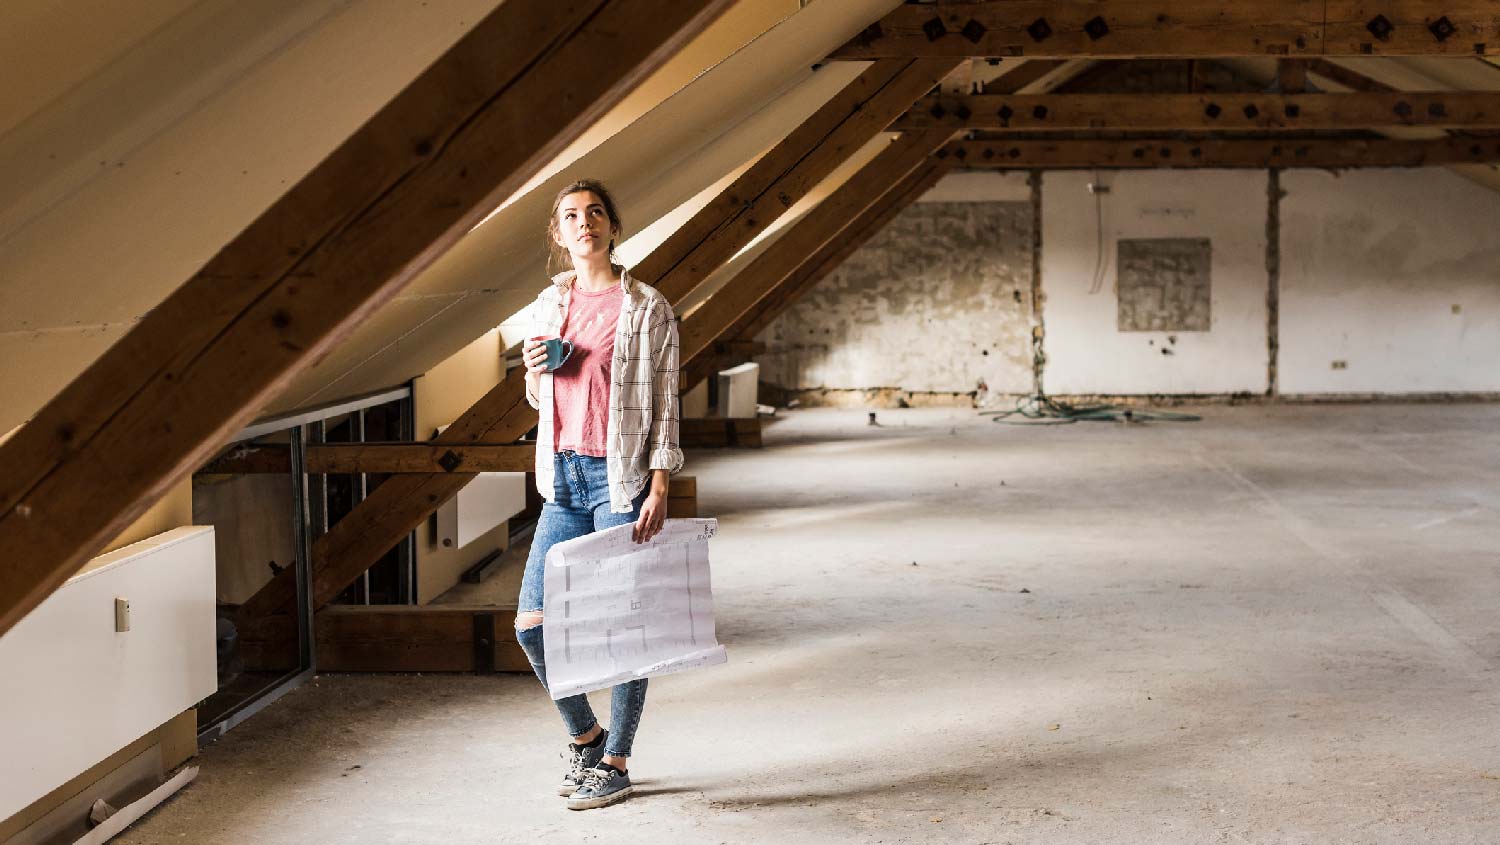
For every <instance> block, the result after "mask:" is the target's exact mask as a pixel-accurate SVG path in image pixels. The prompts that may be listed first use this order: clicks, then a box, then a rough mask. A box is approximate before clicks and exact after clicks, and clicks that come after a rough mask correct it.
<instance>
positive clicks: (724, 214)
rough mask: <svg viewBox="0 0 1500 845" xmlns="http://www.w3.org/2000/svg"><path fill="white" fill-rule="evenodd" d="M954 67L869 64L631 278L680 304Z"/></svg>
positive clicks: (952, 62)
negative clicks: (653, 287)
mask: <svg viewBox="0 0 1500 845" xmlns="http://www.w3.org/2000/svg"><path fill="white" fill-rule="evenodd" d="M958 64H959V62H958V60H956V59H918V60H913V59H892V60H886V61H879V62H876V63H874V64H873V65H871V66H870V67H869V68H867V69H866V70H865V71H864V72H863V73H861V74H860V75H859V77H857V78H856V79H855V80H854V81H853V82H851V83H850V84H849V85H848V86H846V87H845V88H844V89H843V90H842V91H840V92H839V93H838V94H837V95H835V96H834V98H833V99H832V100H830V101H829V102H828V103H827V104H826V105H825V106H823V107H822V108H820V109H818V111H817V113H815V114H814V115H813V116H812V117H810V118H808V119H807V120H806V121H805V122H803V123H802V125H800V126H798V127H797V128H796V129H794V130H792V132H791V134H789V135H788V136H787V137H786V138H784V139H783V140H782V141H781V143H779V144H777V145H776V146H775V147H773V148H772V149H771V150H770V152H768V153H766V154H765V155H764V156H761V158H760V159H759V160H758V161H756V162H755V164H753V165H751V166H750V169H749V170H747V171H745V173H744V174H742V175H741V176H740V177H739V178H738V179H736V180H735V181H734V183H733V184H731V185H730V186H729V187H728V188H725V189H724V190H723V191H722V192H721V193H720V194H719V195H718V196H717V197H715V198H714V199H713V200H712V201H711V202H710V203H709V204H708V205H707V206H705V207H704V208H703V209H702V210H700V211H699V212H698V213H697V214H695V215H694V216H693V218H692V219H691V220H689V221H688V222H687V223H685V224H683V225H682V226H681V227H680V228H678V229H677V230H676V231H675V232H673V233H672V234H671V236H669V237H668V238H667V240H666V241H665V242H664V243H663V244H662V245H661V246H660V247H658V248H657V249H656V250H655V251H653V252H652V253H651V254H650V255H649V256H647V257H646V258H645V259H644V260H643V261H641V263H640V264H639V265H638V266H637V267H636V268H635V269H634V271H633V272H634V273H635V275H636V276H637V277H638V278H640V279H642V280H644V281H647V282H649V283H651V284H652V285H654V286H655V287H656V288H657V290H660V291H661V292H662V295H664V296H666V297H667V299H668V300H669V301H671V302H673V303H676V302H680V301H682V300H683V299H684V298H685V297H686V296H687V295H688V294H689V293H691V292H692V290H693V289H694V288H696V287H697V286H698V285H699V284H700V283H701V282H702V281H703V280H704V279H705V278H707V276H708V274H709V273H711V272H713V271H714V270H715V269H717V268H718V267H719V266H720V265H722V264H724V262H726V261H728V260H729V259H730V258H732V257H734V255H735V254H736V253H737V252H739V251H740V249H742V248H743V247H744V246H745V245H746V244H748V243H749V242H750V241H751V240H752V239H753V238H754V236H755V235H757V234H759V233H760V232H761V231H763V230H764V229H765V228H766V226H768V225H770V223H771V222H772V221H774V220H775V219H776V218H777V217H780V216H781V215H782V214H783V213H785V212H786V210H787V209H789V208H791V207H792V205H793V204H795V203H796V202H797V201H798V200H799V199H801V198H802V197H804V196H806V194H807V192H808V191H810V190H812V188H813V187H814V186H815V185H817V184H818V183H819V182H821V181H823V179H824V178H826V177H827V176H828V175H829V174H830V173H832V172H833V171H834V169H835V168H836V167H838V165H839V164H841V163H843V161H844V160H845V159H847V158H848V157H849V156H850V155H852V154H853V153H854V152H855V151H856V150H858V149H859V148H861V147H863V146H864V145H865V144H866V143H868V142H869V141H870V139H871V138H874V137H875V135H876V134H877V133H879V132H880V131H882V130H884V129H885V128H886V127H887V126H889V125H890V123H891V121H893V120H895V119H896V118H897V117H898V116H900V115H901V114H902V113H903V112H905V111H906V110H907V109H908V108H910V107H911V104H912V103H913V102H915V101H916V99H917V98H918V97H920V96H922V95H923V94H926V93H927V92H928V91H931V90H932V88H933V86H935V85H937V84H938V82H939V81H940V80H942V79H943V77H944V76H946V75H947V74H948V73H950V72H951V71H953V70H954V69H955V68H956V67H957V66H958Z"/></svg>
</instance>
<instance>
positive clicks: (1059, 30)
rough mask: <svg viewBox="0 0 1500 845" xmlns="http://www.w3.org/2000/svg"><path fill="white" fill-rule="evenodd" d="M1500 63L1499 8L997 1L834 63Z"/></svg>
mask: <svg viewBox="0 0 1500 845" xmlns="http://www.w3.org/2000/svg"><path fill="white" fill-rule="evenodd" d="M1497 53H1500V15H1497V14H1496V13H1495V7H1494V4H1493V2H1491V0H1449V2H1444V3H1441V4H1439V3H1420V2H1413V1H1412V0H1327V2H1324V0H1234V2H1225V0H1111V1H1110V2H1108V3H1101V2H1098V0H988V2H960V3H944V4H941V5H937V6H933V5H913V4H906V5H902V6H898V7H897V8H896V9H895V10H893V11H892V12H891V13H890V14H888V15H886V16H885V17H884V18H881V19H880V20H879V21H878V22H876V23H874V24H872V25H871V26H869V27H868V28H866V29H865V30H864V31H863V32H861V33H860V34H859V35H857V36H856V37H855V38H854V39H853V40H852V41H850V42H849V43H848V44H846V45H844V46H843V47H841V48H839V49H838V50H837V51H835V52H834V54H833V58H837V59H877V58H896V57H916V56H929V57H931V56H975V57H979V56H1001V57H1005V56H1024V57H1027V58H1039V57H1049V58H1077V57H1091V58H1121V59H1129V58H1201V57H1207V58H1220V57H1231V56H1307V57H1311V56H1426V55H1438V56H1472V55H1495V54H1497Z"/></svg>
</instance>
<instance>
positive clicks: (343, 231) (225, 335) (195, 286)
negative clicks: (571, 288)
mask: <svg viewBox="0 0 1500 845" xmlns="http://www.w3.org/2000/svg"><path fill="white" fill-rule="evenodd" d="M729 5H730V0H591V1H590V2H581V3H573V4H558V3H555V2H550V0H506V2H505V3H503V4H501V5H500V6H499V7H498V8H497V9H495V10H494V11H493V12H491V13H490V14H489V15H487V16H485V18H484V19H483V20H481V21H479V22H478V23H477V24H476V25H475V26H474V28H473V29H471V30H470V31H469V32H468V33H467V34H465V35H464V36H463V37H462V38H460V39H459V41H458V42H457V43H456V44H455V45H454V46H453V47H451V48H450V49H449V50H447V51H446V52H445V53H444V54H443V55H442V56H441V57H440V58H439V59H438V60H437V61H436V62H435V63H433V65H431V66H430V67H429V68H428V69H427V70H426V71H424V72H423V73H422V75H421V76H419V77H417V79H416V80H415V81H413V82H412V83H411V84H410V85H408V86H407V87H406V88H405V89H404V90H403V91H402V92H401V93H400V94H398V95H397V96H396V97H395V99H393V100H392V101H391V102H390V103H388V104H387V105H386V106H385V107H384V108H382V109H381V110H380V111H379V112H378V113H377V114H376V115H375V116H374V117H372V118H371V119H370V120H369V121H368V122H367V123H366V124H365V125H364V126H362V127H360V129H359V130H358V131H357V132H355V134H354V135H353V136H351V137H350V138H349V140H347V141H345V142H344V143H343V144H342V145H340V146H339V148H338V149H337V150H335V151H334V152H333V153H332V154H331V155H330V156H329V157H328V158H327V159H325V160H324V161H323V162H321V163H320V164H319V165H318V166H317V167H316V168H314V169H313V171H312V172H311V173H310V174H308V176H307V177H305V178H304V179H302V180H301V181H300V182H299V183H298V184H297V185H296V186H294V187H293V188H292V189H291V190H290V191H289V192H288V193H287V194H286V195H284V196H283V197H282V198H281V199H280V200H278V201H277V202H276V203H274V204H273V205H272V206H271V207H270V208H269V209H267V210H266V211H265V212H264V213H262V214H261V215H260V217H258V218H257V219H256V220H255V222H253V223H252V224H251V225H250V226H249V228H247V229H246V230H245V231H244V232H242V233H241V234H240V235H239V236H238V237H236V238H235V239H234V240H233V241H232V242H231V243H229V245H227V246H226V247H224V249H222V250H221V251H220V252H219V253H218V254H217V255H216V256H214V258H213V259H211V260H210V261H209V262H208V264H207V265H206V266H205V267H204V268H203V269H202V270H200V271H199V272H198V273H197V274H196V275H194V276H193V277H192V278H191V279H190V280H188V281H187V282H186V283H185V284H184V285H183V286H182V287H181V288H180V289H178V290H177V291H176V292H174V293H173V294H172V295H171V296H169V297H168V298H167V299H166V301H164V302H163V303H162V304H161V305H159V306H158V307H156V308H155V309H153V310H152V311H151V312H149V313H148V314H147V315H146V316H145V317H144V318H143V319H142V320H141V321H140V322H139V323H138V324H136V326H135V327H134V328H133V329H132V330H131V331H130V332H129V333H128V334H127V335H126V336H125V337H124V338H122V339H121V341H120V342H119V343H117V344H116V345H115V346H113V347H111V348H110V349H109V350H108V351H107V352H106V353H105V354H104V355H103V356H102V357H101V358H100V359H99V360H98V361H96V362H95V363H94V364H93V365H91V366H90V367H89V368H88V369H87V370H86V371H84V373H83V374H82V375H80V376H79V377H78V378H77V379H76V380H74V381H73V383H72V384H70V385H69V386H68V387H67V388H65V389H64V390H63V391H62V393H61V394H59V395H58V397H57V398H55V399H54V400H52V401H51V402H49V403H48V404H47V406H46V407H44V408H43V409H42V410H41V411H40V412H39V413H38V414H37V416H36V417H35V418H34V419H32V420H31V421H30V422H29V423H27V424H26V425H25V426H24V427H23V428H22V429H21V430H20V432H19V433H18V434H16V436H14V437H13V438H11V439H10V440H9V441H7V442H6V443H5V444H4V445H3V446H0V634H3V633H4V632H5V631H7V630H9V629H10V628H11V627H12V626H14V625H15V624H16V623H17V622H18V621H20V619H21V618H22V617H23V616H24V615H25V614H26V613H27V612H28V611H30V610H31V609H32V608H34V607H35V606H36V605H37V604H39V603H40V602H41V601H42V600H43V599H44V598H46V596H47V595H48V594H49V593H51V592H52V590H54V589H56V588H57V587H58V586H59V585H61V584H62V583H63V582H64V581H65V580H66V579H67V578H68V577H69V576H71V575H72V574H73V573H75V572H76V571H77V570H78V568H79V566H80V565H82V564H83V563H84V561H86V560H87V559H88V558H89V556H91V555H93V554H94V553H96V552H97V551H98V550H99V549H100V548H102V547H103V546H104V545H105V544H106V543H107V542H109V540H110V539H111V538H113V537H114V536H116V535H117V534H118V533H119V532H120V531H121V530H123V529H124V528H125V527H126V526H128V525H129V524H130V523H131V521H133V520H134V519H135V518H136V517H138V516H140V515H141V514H142V513H144V512H145V510H146V508H148V507H149V506H150V505H151V504H152V503H153V502H155V501H156V500H157V499H159V498H160V497H161V496H162V495H164V494H165V493H166V491H168V490H169V489H171V487H172V485H173V484H175V483H176V482H177V481H178V480H179V479H181V478H184V477H186V476H187V475H188V474H189V473H191V472H192V471H193V470H194V469H195V468H197V467H198V466H199V465H201V464H202V463H204V462H205V461H206V460H208V459H209V458H211V457H212V456H213V455H214V453H215V452H216V451H218V450H219V448H220V447H222V446H223V444H224V443H225V442H227V441H228V439H229V438H230V437H231V436H233V434H234V432H236V431H238V430H239V429H240V428H241V427H242V426H243V425H244V424H245V423H247V422H248V421H249V420H250V418H251V417H253V416H254V415H255V414H256V413H258V412H259V411H260V409H261V408H262V407H264V405H265V403H266V402H267V401H268V400H269V399H270V398H271V397H272V396H274V395H276V393H277V391H278V390H279V389H281V388H282V387H283V386H284V385H286V384H287V382H288V381H289V380H290V379H291V378H292V377H293V376H295V375H296V374H297V373H299V372H301V371H302V370H304V369H305V368H307V367H309V366H311V365H312V363H313V362H315V361H316V360H317V359H318V358H319V357H320V356H322V355H323V354H324V353H325V352H327V351H328V350H329V349H330V348H331V347H332V346H333V344H334V343H336V342H337V341H338V340H339V339H341V338H342V337H344V336H346V335H347V334H348V333H349V332H350V331H352V330H353V328H354V327H355V326H356V325H358V324H359V323H360V321H362V320H364V319H365V318H366V317H368V316H369V315H370V314H371V313H373V312H374V311H375V309H377V308H378V307H380V306H381V305H382V304H384V303H386V302H388V301H390V299H391V298H392V297H393V296H395V294H396V293H398V292H399V291H400V290H401V289H402V287H403V286H405V285H406V284H407V283H408V282H409V281H410V280H411V279H412V278H414V277H415V276H416V274H417V273H418V272H420V271H421V270H422V269H423V268H425V267H427V266H428V265H430V264H431V263H432V262H433V261H434V260H435V259H436V258H437V257H438V256H440V255H442V254H443V253H444V252H445V251H446V250H447V249H448V248H449V247H450V246H452V245H453V244H454V243H455V242H456V241H457V240H458V239H459V238H460V237H462V236H463V235H464V234H465V233H466V232H468V231H469V229H471V228H472V227H473V226H474V225H475V224H476V223H478V222H479V221H480V220H481V219H482V218H483V217H484V215H485V214H487V213H489V211H490V210H492V209H493V208H494V207H495V206H496V205H498V204H499V203H500V202H501V201H502V200H503V199H504V198H505V197H506V196H508V195H509V194H511V193H512V192H514V191H515V190H516V189H517V188H519V187H520V186H521V185H523V184H525V182H526V181H527V180H528V179H530V178H531V177H532V176H533V175H534V174H535V173H536V172H537V171H538V170H539V169H540V168H541V167H542V166H543V165H545V164H546V163H547V161H549V160H550V159H551V158H552V157H553V156H555V155H556V154H557V153H559V152H560V151H561V150H563V149H564V148H565V147H566V146H567V145H568V144H569V143H571V142H572V141H573V140H574V139H576V138H577V137H578V136H579V135H580V134H581V133H582V132H583V131H584V130H585V129H587V128H588V127H589V125H590V124H592V123H593V122H594V121H595V120H596V119H597V118H598V117H600V116H601V115H603V114H604V113H605V112H606V111H607V110H608V109H609V108H610V107H612V106H613V105H614V104H615V103H617V102H619V101H620V100H621V99H622V98H623V97H624V95H625V94H627V93H628V92H629V91H631V90H632V89H633V88H634V87H635V86H636V85H637V83H639V82H640V81H641V80H642V79H644V78H645V77H646V76H647V75H648V74H650V73H651V72H652V71H653V70H655V69H656V68H657V67H659V66H660V65H661V64H662V62H664V61H665V60H666V59H667V58H668V57H670V56H671V55H672V54H673V53H675V52H676V51H677V50H678V49H679V48H680V47H681V46H682V45H683V44H685V43H686V42H687V41H688V40H689V39H691V38H692V37H694V36H695V35H697V34H698V33H699V32H701V31H702V30H703V28H704V27H705V26H707V25H708V24H709V23H710V22H712V21H713V20H714V19H715V18H716V17H717V16H718V15H719V14H720V13H722V12H723V11H724V10H725V9H726V8H728V6H729ZM579 91H587V92H588V93H587V95H586V96H566V94H567V93H568V92H579Z"/></svg>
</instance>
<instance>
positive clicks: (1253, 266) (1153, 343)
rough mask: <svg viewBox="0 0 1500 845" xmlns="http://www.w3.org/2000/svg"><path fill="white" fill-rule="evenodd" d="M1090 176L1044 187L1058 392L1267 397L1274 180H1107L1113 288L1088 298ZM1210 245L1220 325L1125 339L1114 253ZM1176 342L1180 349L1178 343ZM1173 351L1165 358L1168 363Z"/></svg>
mask: <svg viewBox="0 0 1500 845" xmlns="http://www.w3.org/2000/svg"><path fill="white" fill-rule="evenodd" d="M1093 178H1094V176H1093V175H1092V174H1090V173H1083V172H1053V173H1047V174H1045V175H1044V176H1043V179H1042V290H1043V292H1044V293H1045V295H1046V301H1045V305H1044V309H1043V318H1044V321H1045V323H1046V332H1047V334H1046V341H1045V343H1046V347H1045V348H1046V353H1047V364H1046V369H1045V371H1044V373H1043V386H1044V388H1045V389H1046V391H1047V392H1048V393H1054V394H1069V393H1115V394H1145V393H1164V394H1192V393H1234V392H1240V391H1249V392H1253V393H1261V392H1264V391H1265V389H1266V386H1267V366H1266V365H1267V351H1266V282H1267V275H1266V267H1265V260H1266V256H1265V253H1266V242H1265V238H1266V202H1267V197H1266V180H1267V176H1266V173H1265V171H1261V170H1253V171H1226V170H1200V171H1150V172H1125V171H1122V172H1105V173H1102V174H1100V178H1101V179H1102V180H1103V181H1104V183H1105V184H1107V185H1109V186H1110V193H1109V194H1107V195H1105V196H1104V198H1103V229H1104V257H1105V261H1106V267H1105V273H1104V282H1103V284H1102V285H1101V287H1100V289H1099V291H1098V292H1097V293H1092V294H1091V293H1089V288H1090V285H1091V283H1092V280H1093V277H1094V269H1095V263H1096V257H1097V255H1098V250H1097V247H1096V244H1097V241H1098V227H1097V226H1096V224H1095V219H1096V216H1095V214H1096V213H1095V198H1094V196H1093V195H1091V194H1090V193H1089V192H1088V189H1087V186H1088V183H1089V181H1090V180H1091V179H1093ZM1121 238H1208V239H1209V240H1210V241H1211V242H1212V249H1213V259H1212V261H1213V265H1212V283H1211V284H1212V293H1211V296H1212V300H1211V302H1212V305H1211V308H1212V323H1211V326H1212V327H1211V329H1210V330H1209V331H1207V332H1121V331H1118V330H1117V327H1116V325H1117V324H1116V316H1117V301H1116V296H1115V280H1116V273H1115V266H1114V265H1115V260H1114V259H1115V252H1116V242H1117V241H1118V240H1119V239H1121ZM1173 338H1175V343H1174V342H1173V340H1172V339H1173ZM1163 349H1165V350H1167V353H1166V354H1163V351H1162V350H1163Z"/></svg>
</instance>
